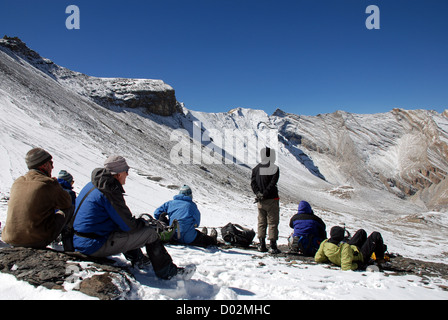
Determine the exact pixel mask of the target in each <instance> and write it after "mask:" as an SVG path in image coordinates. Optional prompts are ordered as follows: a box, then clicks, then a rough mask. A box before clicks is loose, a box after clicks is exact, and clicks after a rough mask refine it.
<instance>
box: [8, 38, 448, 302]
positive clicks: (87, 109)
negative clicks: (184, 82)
mask: <svg viewBox="0 0 448 320" xmlns="http://www.w3.org/2000/svg"><path fill="white" fill-rule="evenodd" d="M446 116H447V115H446V114H439V113H437V112H433V111H427V110H415V111H406V110H401V109H394V110H392V111H391V112H388V113H384V114H373V115H357V114H350V113H346V112H343V111H337V112H335V113H332V114H324V115H318V116H299V115H293V114H287V113H285V112H283V111H281V110H277V111H276V112H275V113H274V114H273V115H267V114H266V113H265V112H264V111H261V110H252V109H245V108H236V109H233V110H231V111H229V112H226V113H204V112H196V111H192V110H189V109H187V108H186V107H185V106H184V105H183V104H181V103H179V102H178V101H177V100H176V98H175V92H174V89H173V88H171V87H170V86H169V85H167V84H165V83H164V82H163V81H161V80H144V79H121V78H113V79H110V78H95V77H90V76H87V75H84V74H80V73H77V72H74V71H71V70H68V69H66V68H63V67H61V66H58V65H56V64H54V63H53V62H51V61H50V60H48V59H46V58H42V57H41V56H40V55H39V54H38V53H36V52H34V51H32V50H31V49H29V48H28V47H27V46H26V45H25V44H24V43H23V42H22V41H20V40H19V39H17V38H4V39H2V40H0V159H1V162H0V198H3V197H7V196H8V193H9V189H10V187H11V185H12V183H13V181H14V180H15V179H16V178H18V177H19V176H21V175H23V174H24V173H25V172H26V171H27V169H26V165H25V161H24V156H25V154H26V152H27V151H29V150H30V149H31V148H32V147H42V148H45V149H47V150H48V151H49V152H50V153H51V154H52V155H53V157H54V164H55V170H54V172H53V174H57V172H58V171H59V170H61V169H65V170H67V171H69V172H70V173H72V174H73V176H74V177H75V191H77V192H79V191H80V190H81V188H82V187H83V186H84V185H85V184H86V183H87V182H88V181H89V180H90V173H91V171H92V170H93V169H94V168H96V167H99V166H101V165H102V164H103V162H104V160H105V159H106V157H107V156H108V155H111V154H120V155H123V156H125V157H126V158H127V160H128V162H129V163H130V165H131V167H132V172H131V175H130V176H129V178H128V182H127V184H126V186H125V189H126V191H127V194H128V196H127V203H128V205H129V206H130V207H131V209H132V211H133V212H135V213H141V212H149V213H152V212H153V211H154V209H155V208H156V207H158V206H159V205H160V204H162V203H163V202H165V201H167V200H170V198H171V197H172V196H173V195H174V194H176V192H177V191H176V190H177V189H178V187H179V186H181V185H182V184H188V185H190V186H191V187H192V189H193V191H194V199H195V201H196V202H197V203H198V206H199V208H200V210H201V212H202V225H204V226H214V227H219V226H223V225H225V224H226V223H228V222H236V223H241V224H242V225H245V226H249V227H251V228H255V227H256V215H257V213H256V208H255V205H254V203H253V202H254V196H253V194H252V191H251V189H250V174H251V168H252V167H253V166H254V165H255V164H256V162H257V160H258V159H259V158H258V151H259V150H260V149H261V148H262V147H264V146H265V145H269V146H272V147H275V148H276V149H277V159H278V161H277V163H278V165H279V167H280V172H281V178H280V182H279V187H280V197H281V204H282V209H281V224H280V233H281V235H282V237H281V241H280V242H285V241H286V237H287V235H289V233H290V231H291V230H290V228H289V218H290V217H291V216H292V215H293V214H294V211H295V210H296V205H297V203H298V202H299V201H300V200H307V201H309V202H310V203H311V205H312V206H313V208H314V209H315V212H316V213H317V214H318V215H320V216H321V217H322V218H323V219H324V221H326V223H327V226H329V227H330V226H331V225H334V224H338V223H341V222H344V223H346V224H347V225H348V226H351V228H353V229H352V230H354V229H356V228H361V227H363V228H366V229H367V230H368V231H373V230H380V231H381V232H382V233H383V236H384V237H385V239H386V241H387V242H388V243H392V247H393V248H394V251H400V252H404V253H406V254H408V255H410V256H417V257H419V258H422V253H421V250H422V248H423V247H424V248H425V250H427V252H426V253H425V254H424V257H425V258H427V259H430V260H440V259H442V260H444V261H446V259H447V256H446V249H445V248H444V246H445V245H446V242H447V238H448V237H447V232H448V231H447V227H446V221H447V215H446V210H447V209H448V194H447V191H446V190H447V184H448V181H447V179H446V174H447V171H448V163H447V161H448V157H447V156H448V118H447V117H446ZM429 211H434V212H429ZM435 211H438V212H435ZM5 220H6V203H4V202H1V203H0V222H2V224H4V221H5ZM417 234H418V239H417V241H416V235H417ZM179 250H180V251H179ZM172 251H173V252H177V251H179V256H182V255H183V254H185V252H184V251H182V249H173V250H172ZM444 252H445V253H444ZM174 255H176V253H174ZM192 257H193V259H199V258H197V257H196V256H192ZM193 262H194V261H193ZM210 263H214V262H213V260H212V262H210ZM215 272H217V271H215ZM204 277H205V278H207V279H208V277H209V274H204ZM346 280H347V279H345V278H344V280H343V281H346ZM204 281H205V280H204ZM341 281H342V280H341ZM224 282H225V283H227V282H226V281H224ZM285 283H286V282H285ZM213 288H214V289H213V290H215V289H216V288H215V287H213ZM215 291H216V290H215ZM215 296H216V294H215V295H214V297H215ZM218 297H219V295H218ZM221 297H224V296H221ZM284 297H286V296H284ZM262 298H263V297H262ZM264 298H266V296H264Z"/></svg>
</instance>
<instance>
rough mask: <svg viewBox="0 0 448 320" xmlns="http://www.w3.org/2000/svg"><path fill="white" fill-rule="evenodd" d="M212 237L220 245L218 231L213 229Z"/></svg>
mask: <svg viewBox="0 0 448 320" xmlns="http://www.w3.org/2000/svg"><path fill="white" fill-rule="evenodd" d="M210 237H212V238H213V240H215V242H216V243H218V231H216V229H215V228H213V229H212V232H210Z"/></svg>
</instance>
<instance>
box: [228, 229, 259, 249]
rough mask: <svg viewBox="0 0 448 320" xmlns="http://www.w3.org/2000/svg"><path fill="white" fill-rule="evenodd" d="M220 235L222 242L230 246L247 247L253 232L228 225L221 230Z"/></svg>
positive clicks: (253, 234) (250, 242)
mask: <svg viewBox="0 0 448 320" xmlns="http://www.w3.org/2000/svg"><path fill="white" fill-rule="evenodd" d="M221 235H222V238H223V239H224V241H225V242H228V243H230V244H231V245H234V246H241V247H249V246H250V245H251V244H252V240H253V239H254V237H255V231H254V230H252V229H247V228H243V227H242V226H240V225H239V224H233V223H228V224H226V225H225V226H224V227H222V228H221Z"/></svg>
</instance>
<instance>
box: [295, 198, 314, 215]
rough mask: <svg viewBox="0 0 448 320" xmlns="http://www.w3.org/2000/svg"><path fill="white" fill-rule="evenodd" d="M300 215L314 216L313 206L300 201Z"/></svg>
mask: <svg viewBox="0 0 448 320" xmlns="http://www.w3.org/2000/svg"><path fill="white" fill-rule="evenodd" d="M298 213H299V214H300V213H306V214H313V210H312V209H311V206H310V204H309V203H308V202H306V201H300V203H299V211H298Z"/></svg>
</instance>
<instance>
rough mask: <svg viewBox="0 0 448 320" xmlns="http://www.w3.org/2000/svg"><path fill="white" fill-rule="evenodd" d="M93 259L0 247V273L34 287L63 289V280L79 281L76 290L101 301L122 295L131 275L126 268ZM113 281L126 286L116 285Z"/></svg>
mask: <svg viewBox="0 0 448 320" xmlns="http://www.w3.org/2000/svg"><path fill="white" fill-rule="evenodd" d="M93 260H94V261H92V258H91V257H87V256H84V255H82V254H79V253H62V252H58V251H54V250H50V249H45V250H38V249H29V248H1V249H0V272H3V273H8V274H12V275H14V276H15V277H16V278H17V279H18V280H21V281H26V282H28V283H30V284H31V285H33V286H35V287H38V286H43V287H45V288H48V289H57V290H65V289H64V283H66V282H67V283H70V282H72V283H73V282H76V281H80V283H79V289H78V290H79V291H81V292H82V293H84V294H87V295H89V296H93V297H97V298H99V299H101V300H115V299H120V298H125V296H126V294H127V292H126V290H129V289H130V287H131V282H130V279H131V278H132V275H131V274H130V273H129V272H128V270H127V268H124V267H117V266H115V265H114V261H112V260H109V259H93ZM81 262H88V263H81ZM86 275H87V276H86ZM83 277H84V278H83ZM114 280H115V281H114ZM115 283H126V284H127V285H126V286H120V287H118V286H117V285H115ZM123 288H127V289H125V290H124V289H123ZM123 290H124V291H123Z"/></svg>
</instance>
